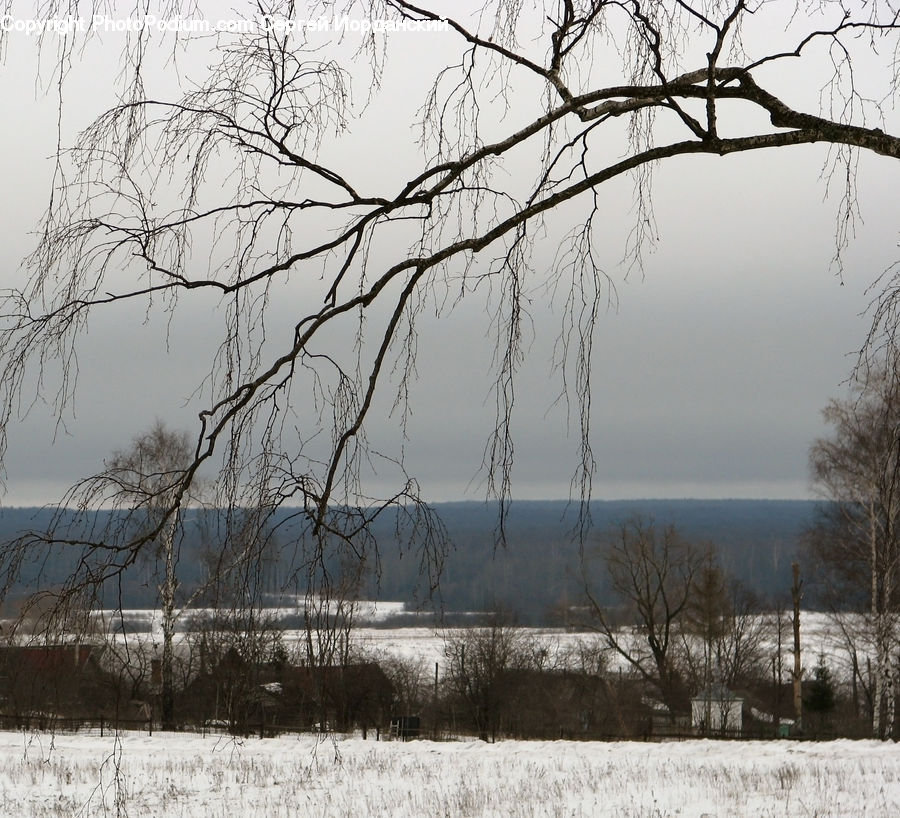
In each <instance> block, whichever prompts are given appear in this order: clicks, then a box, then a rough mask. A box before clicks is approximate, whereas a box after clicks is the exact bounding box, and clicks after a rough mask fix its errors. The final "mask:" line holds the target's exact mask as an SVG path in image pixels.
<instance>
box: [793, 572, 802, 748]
mask: <svg viewBox="0 0 900 818" xmlns="http://www.w3.org/2000/svg"><path fill="white" fill-rule="evenodd" d="M791 571H792V573H793V577H794V581H793V583H792V585H791V599H792V601H793V603H794V621H793V626H794V669H793V671H792V673H791V675H792V676H793V681H794V724H795V725H796V729H797V730H802V729H803V666H802V664H801V662H800V598H801V594H800V588H801V586H802V585H803V583H802V582H801V581H800V564H799V563H796V562H795V563H793V564H792V565H791Z"/></svg>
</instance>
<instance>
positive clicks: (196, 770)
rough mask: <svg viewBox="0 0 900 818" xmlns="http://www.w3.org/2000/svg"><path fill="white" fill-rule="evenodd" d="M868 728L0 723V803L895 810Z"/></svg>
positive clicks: (892, 766)
mask: <svg viewBox="0 0 900 818" xmlns="http://www.w3.org/2000/svg"><path fill="white" fill-rule="evenodd" d="M898 814H900V751H898V748H897V747H896V746H895V745H893V744H880V743H877V742H873V741H861V742H850V741H836V742H827V743H794V742H787V741H783V742H714V741H706V740H694V741H685V742H671V743H655V744H644V743H638V742H632V743H626V742H610V743H588V742H584V743H579V742H564V741H559V742H518V741H508V742H501V743H498V744H494V745H489V744H483V743H480V742H474V741H467V742H447V743H434V742H430V741H414V742H408V743H400V742H374V741H362V740H361V739H359V738H340V737H338V738H335V739H318V740H317V739H316V738H315V737H312V736H301V737H299V738H297V737H293V738H278V739H265V740H260V739H243V740H233V739H231V738H223V737H213V736H206V737H201V736H195V735H183V734H171V733H168V734H165V733H163V734H159V733H156V734H154V735H153V736H152V737H151V736H148V735H147V734H138V733H130V734H123V735H122V736H120V737H119V738H114V737H109V736H107V737H104V738H101V737H100V736H97V735H93V736H92V735H68V734H61V735H57V736H50V735H47V734H22V733H0V815H3V816H21V817H22V818H37V816H42V817H43V816H51V815H80V816H85V818H88V817H89V816H107V815H108V816H114V815H128V816H131V818H136V816H151V815H152V816H239V818H262V817H263V816H266V817H267V818H268V816H305V815H315V816H366V815H377V816H397V817H398V818H400V817H401V816H402V818H411V817H413V818H414V817H415V816H454V817H455V816H473V818H474V817H475V816H485V817H487V816H490V817H491V818H501V817H502V818H516V816H521V817H522V818H524V817H525V816H529V818H530V816H538V815H540V816H560V817H561V816H567V818H572V817H573V816H617V817H618V816H634V817H635V818H637V816H648V818H649V817H650V816H656V817H661V816H680V817H681V818H701V816H893V815H898Z"/></svg>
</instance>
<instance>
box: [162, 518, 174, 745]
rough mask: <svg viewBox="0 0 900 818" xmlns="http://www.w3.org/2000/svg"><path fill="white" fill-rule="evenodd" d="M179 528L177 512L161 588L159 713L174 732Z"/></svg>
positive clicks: (166, 540)
mask: <svg viewBox="0 0 900 818" xmlns="http://www.w3.org/2000/svg"><path fill="white" fill-rule="evenodd" d="M177 527H178V512H175V515H174V517H173V519H172V522H171V524H170V525H169V526H167V527H166V533H165V538H164V540H163V552H164V558H165V576H164V578H163V584H162V587H161V588H160V597H161V601H162V632H163V653H162V667H161V671H162V684H161V693H160V705H161V707H160V710H161V713H160V715H161V718H162V727H163V729H164V730H171V729H172V728H173V727H174V716H175V679H174V664H175V662H174V659H175V649H174V644H173V643H174V637H175V591H176V590H177V587H178V581H177V579H176V578H175V532H176V530H177Z"/></svg>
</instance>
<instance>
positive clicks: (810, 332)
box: [0, 14, 900, 505]
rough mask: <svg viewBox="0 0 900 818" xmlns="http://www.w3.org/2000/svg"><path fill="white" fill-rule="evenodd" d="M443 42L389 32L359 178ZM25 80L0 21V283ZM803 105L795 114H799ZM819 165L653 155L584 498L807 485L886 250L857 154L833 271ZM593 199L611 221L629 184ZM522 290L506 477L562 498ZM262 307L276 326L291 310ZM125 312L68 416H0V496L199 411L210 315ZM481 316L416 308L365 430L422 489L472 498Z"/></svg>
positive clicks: (567, 463) (60, 475)
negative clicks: (393, 391) (411, 343)
mask: <svg viewBox="0 0 900 818" xmlns="http://www.w3.org/2000/svg"><path fill="white" fill-rule="evenodd" d="M20 16H22V17H26V16H27V14H21V15H20ZM121 36H122V35H110V36H108V37H106V38H105V39H104V40H103V41H102V42H101V43H99V46H100V48H101V51H100V52H98V50H97V47H98V43H97V42H94V44H93V45H92V46H90V47H89V48H88V49H87V50H86V51H85V52H84V54H83V55H81V56H80V57H79V59H80V60H81V61H82V62H81V63H77V64H76V65H75V68H74V71H73V76H72V84H71V86H70V89H69V91H68V93H67V107H66V108H65V116H64V120H63V131H64V135H67V136H68V137H69V138H70V139H71V136H72V134H73V133H74V132H75V131H76V130H77V129H78V128H80V127H83V126H84V125H85V124H87V122H88V121H89V120H90V119H91V117H92V115H94V114H97V113H100V111H101V107H102V103H103V102H104V101H109V100H110V99H111V97H110V90H109V87H108V85H107V80H108V76H109V73H110V67H111V64H110V62H109V53H110V52H112V51H113V50H114V49H113V48H112V46H113V45H116V46H118V45H119V44H120V43H121V41H120V40H117V39H116V37H121ZM452 36H453V35H452V34H428V35H416V34H413V33H402V34H393V35H390V37H391V38H392V39H391V45H392V47H393V53H392V54H391V58H392V59H393V60H394V62H393V63H392V64H391V68H390V72H389V74H388V75H387V79H388V80H389V81H393V82H396V83H397V85H395V86H390V85H389V84H388V82H386V83H385V88H384V90H383V91H382V102H381V103H379V104H378V105H375V106H373V108H372V109H371V110H370V111H369V112H368V113H367V115H366V117H367V118H366V120H365V121H366V123H367V124H366V131H365V134H364V141H363V142H360V143H359V144H363V145H365V147H364V149H362V150H361V152H360V158H359V159H358V160H357V161H358V162H359V163H360V167H359V172H360V173H361V174H363V175H365V174H368V173H371V174H373V176H377V174H379V173H380V174H384V173H389V172H391V171H392V170H393V168H394V167H395V166H396V165H399V163H401V162H402V161H403V159H402V157H401V152H400V151H399V149H398V146H397V144H396V143H393V144H392V142H391V138H390V137H389V136H388V135H389V134H391V133H392V132H393V131H392V129H396V127H397V120H398V119H401V120H402V119H403V117H408V116H409V113H410V110H414V106H411V104H410V101H409V100H408V99H407V100H404V99H403V98H404V96H406V95H408V92H409V89H415V88H416V83H415V79H414V78H415V77H416V76H417V75H418V74H419V73H420V72H423V71H424V68H423V66H422V60H423V59H425V58H426V56H425V55H427V54H433V53H440V49H441V47H443V46H441V44H440V43H441V41H440V39H439V38H441V37H446V38H452ZM416 37H420V38H424V37H428V38H431V39H429V40H428V41H427V43H426V42H425V40H424V39H419V40H415V39H414V38H416ZM404 38H405V39H404ZM436 38H437V39H436ZM446 45H448V43H446V42H445V43H444V46H446ZM104 49H105V51H106V53H105V54H104V53H103V50H104ZM35 72H36V52H35V48H34V43H33V41H30V40H29V39H28V38H27V37H26V36H25V35H24V34H20V33H15V32H13V33H11V34H10V35H9V40H8V53H7V57H6V62H5V65H4V66H3V67H2V80H0V105H2V110H3V111H4V112H5V115H4V121H5V124H4V126H3V129H2V132H0V140H2V150H0V173H2V178H3V185H2V188H0V191H2V192H0V208H2V210H0V218H2V224H3V237H4V242H3V250H2V254H3V255H2V259H3V265H2V269H0V286H4V287H5V286H10V285H12V284H14V283H15V282H17V281H21V280H22V279H21V277H22V275H23V274H22V272H21V270H20V268H19V264H20V261H21V259H22V258H23V257H24V256H25V255H26V254H27V253H28V252H29V250H31V249H32V247H33V241H34V238H33V236H32V235H30V231H32V230H33V229H34V228H35V226H36V225H37V222H38V220H39V218H40V215H41V212H42V209H43V208H44V207H45V205H46V201H47V194H48V190H49V183H50V178H51V173H52V169H53V163H52V159H50V158H49V157H51V155H52V153H53V151H54V148H55V140H56V131H55V126H54V121H55V103H54V99H53V97H52V93H51V95H50V97H49V98H48V97H47V96H45V95H43V93H42V92H41V91H40V90H38V91H37V92H36V90H35V82H34V78H35ZM811 99H812V101H811V102H809V100H807V102H809V104H808V105H807V109H809V110H813V111H815V105H816V98H815V95H813V96H812V98H811ZM792 102H793V103H794V104H795V105H799V104H801V103H800V101H799V100H797V99H793V100H792ZM379 120H381V122H380V124H379ZM889 124H890V123H889ZM894 124H896V122H895V123H894ZM381 127H383V128H384V129H385V131H384V134H382V133H381V132H380V128H381ZM891 130H894V131H896V130H898V129H897V128H896V127H894V128H891ZM406 144H407V145H411V144H412V140H411V138H410V139H407V140H406ZM401 147H402V146H401ZM825 159H826V150H825V148H822V147H817V146H804V147H801V148H794V149H791V150H782V151H780V152H778V153H777V154H776V153H768V154H757V155H752V156H751V155H746V156H735V157H729V158H727V159H725V160H717V159H710V158H692V157H688V158H683V159H677V160H675V161H673V162H670V163H664V164H663V165H661V166H660V167H659V169H658V172H657V177H656V183H655V184H656V187H655V210H656V218H657V222H658V226H659V233H660V239H661V241H660V245H659V249H658V250H657V251H656V252H655V253H654V254H653V255H652V256H650V257H649V258H648V259H647V262H646V264H645V269H644V272H643V275H642V274H641V273H640V272H636V271H632V272H631V273H630V274H629V275H628V276H627V277H625V275H624V270H623V269H621V268H620V267H617V265H616V261H617V259H618V258H620V257H621V249H622V248H621V241H622V240H623V238H624V237H622V236H621V235H620V236H619V239H618V243H617V242H616V241H613V240H612V239H613V238H615V237H611V241H610V249H609V253H608V259H607V260H608V262H609V264H608V266H607V267H606V272H607V273H608V274H609V275H610V276H611V278H612V280H613V282H614V283H615V289H616V292H615V298H613V300H612V302H613V304H612V307H611V309H610V310H609V311H608V312H607V313H606V314H605V315H604V316H603V317H602V319H601V324H600V327H599V329H598V334H597V343H596V345H595V367H594V372H593V383H594V388H595V398H594V402H593V414H594V420H593V433H592V444H593V449H594V454H595V457H596V459H597V461H598V473H597V476H596V480H595V484H594V495H595V496H596V497H597V498H600V499H613V498H650V497H709V498H712V497H771V498H803V497H808V496H811V489H810V486H809V482H808V472H807V451H808V448H809V445H810V443H811V442H812V441H813V440H814V439H815V438H816V437H817V436H819V435H821V434H823V432H824V429H823V426H822V424H821V422H820V417H819V411H820V410H821V408H822V407H823V406H824V405H825V403H826V402H827V400H828V399H829V398H830V397H833V396H839V395H841V394H843V393H844V386H843V385H842V384H843V382H844V381H845V379H846V378H847V376H848V375H849V373H850V370H851V368H852V365H853V363H854V360H855V358H854V354H855V352H856V351H857V350H858V348H859V346H860V344H861V343H862V341H863V339H864V337H865V332H866V330H867V328H868V321H867V319H866V317H865V315H863V314H862V313H863V312H864V311H865V309H866V307H867V305H868V303H869V301H870V299H871V294H867V293H866V289H867V288H868V287H869V286H870V285H871V284H872V282H873V281H874V280H875V279H876V277H877V276H878V275H879V274H880V273H881V272H882V271H883V270H884V269H885V268H886V267H888V266H889V265H890V264H891V263H892V262H894V261H895V260H896V259H897V258H898V257H900V250H898V241H897V229H898V225H897V221H896V212H897V208H896V199H897V197H896V191H897V190H898V189H900V165H898V163H897V162H895V161H892V160H889V159H886V158H882V157H874V156H863V157H862V158H861V160H860V165H859V171H858V173H859V176H858V187H859V191H860V206H861V215H862V219H863V221H862V222H861V223H860V224H859V225H858V228H857V234H856V238H855V240H854V241H853V243H852V244H851V245H850V247H849V249H848V250H847V252H846V258H845V272H844V276H843V280H842V281H841V280H839V278H838V276H837V275H836V271H835V270H834V269H833V268H832V267H831V266H830V262H831V259H832V256H833V254H834V232H835V215H836V210H837V195H832V196H831V197H830V198H825V188H824V185H823V184H822V182H821V181H819V176H820V173H821V170H822V167H823V165H824V163H825ZM398 172H400V173H402V172H403V169H402V168H399V167H398ZM603 195H604V198H603V199H602V202H603V206H604V207H607V208H609V211H610V224H611V225H613V226H615V229H616V230H618V231H619V232H620V233H621V231H624V230H625V229H627V228H626V227H625V225H626V224H627V221H628V215H629V214H628V212H627V210H628V208H629V207H630V200H629V191H628V188H627V186H623V185H620V186H619V187H618V188H614V187H611V188H610V190H609V191H604V194H603ZM611 229H612V228H611ZM554 251H555V248H554V247H551V246H548V247H541V246H539V247H538V250H537V253H536V256H537V262H538V264H540V263H547V264H549V263H550V262H551V261H552V258H553V255H554ZM530 296H531V299H532V306H531V316H532V327H533V335H534V337H533V340H532V342H531V346H530V349H529V355H528V359H527V362H526V364H525V366H524V367H523V370H522V372H521V374H520V376H519V387H518V395H519V399H520V405H519V408H518V411H517V414H516V415H515V418H514V426H513V430H514V432H515V433H516V435H517V444H516V445H517V448H516V464H515V468H514V474H513V476H514V487H513V491H514V496H515V497H520V498H564V497H567V496H568V492H569V481H570V478H571V475H572V472H573V469H574V465H575V455H576V453H577V450H576V444H577V440H576V437H575V435H576V431H577V421H576V419H575V418H574V417H572V418H571V419H569V421H568V422H567V417H566V412H565V409H564V406H560V405H556V406H555V408H554V401H555V398H556V397H557V392H558V384H556V383H555V382H554V381H552V379H551V378H549V377H548V370H549V364H550V361H551V358H552V354H553V342H554V339H555V338H556V336H557V334H558V330H559V322H560V314H559V305H556V307H555V308H554V307H553V306H552V305H550V304H549V303H548V302H549V300H550V299H549V296H548V295H547V294H546V293H545V292H542V291H540V290H535V291H534V292H532V293H531V294H530ZM275 309H276V312H277V313H278V314H280V315H281V317H282V318H283V319H284V321H285V323H286V324H287V323H288V322H289V320H290V318H291V317H292V312H291V305H290V304H277V305H276V306H275ZM157 318H159V316H157ZM143 319H144V314H143V312H142V311H141V310H139V309H134V308H126V309H122V310H119V311H117V312H116V313H115V314H113V313H111V312H110V313H108V314H106V315H103V316H101V315H99V314H98V316H97V318H95V319H94V320H93V321H92V322H91V331H90V334H89V335H88V336H87V337H85V338H84V339H83V343H82V345H81V347H80V351H79V355H80V360H81V367H80V369H81V376H80V377H81V380H80V384H79V391H78V398H77V403H76V406H75V418H74V420H72V421H70V422H69V423H68V424H67V427H66V428H64V429H55V427H54V422H53V419H52V415H51V413H50V412H49V411H48V410H47V409H46V408H45V407H43V406H40V405H39V406H36V407H34V408H33V410H32V411H31V413H30V415H29V416H28V417H27V418H26V419H24V420H22V421H21V423H19V424H17V425H16V426H15V427H14V428H12V429H11V430H10V432H9V437H10V448H9V453H8V459H7V463H6V472H7V493H6V496H5V497H4V498H3V500H2V503H3V504H4V505H30V504H39V503H45V502H52V501H54V500H56V499H58V497H59V496H60V495H61V493H62V491H64V489H65V488H66V487H67V486H68V485H70V484H71V483H72V482H73V481H74V480H76V479H77V478H79V477H82V476H84V475H87V474H90V473H92V472H94V471H96V470H97V469H98V468H99V467H100V466H101V465H102V460H103V458H104V457H105V456H107V455H108V454H109V452H110V451H111V450H113V449H115V448H117V447H122V446H125V445H127V443H128V441H129V439H130V438H131V437H132V436H133V435H135V434H137V433H139V432H140V431H142V430H143V429H145V428H146V427H147V426H148V425H149V424H150V423H151V422H152V421H153V419H154V418H156V417H160V418H163V419H165V420H166V421H168V422H169V423H170V424H171V425H173V426H180V427H184V428H191V424H192V423H193V419H194V418H195V417H196V411H197V408H198V405H197V404H196V402H192V401H191V398H190V396H191V392H192V390H193V388H194V385H195V384H196V378H197V373H198V372H202V371H203V363H204V361H208V356H209V354H210V350H211V349H212V348H213V346H214V341H215V338H214V337H213V334H212V333H213V327H214V319H213V317H212V316H211V314H210V313H209V312H208V311H204V310H202V309H201V308H200V307H199V306H197V307H194V306H193V305H192V304H190V303H187V302H186V304H185V306H184V310H183V312H182V313H181V314H179V315H178V316H177V317H176V318H175V320H174V321H173V323H172V324H171V326H170V327H169V333H170V335H169V344H168V349H167V348H166V344H165V342H164V330H165V325H164V322H163V321H159V320H153V321H151V322H150V323H149V324H147V323H145V322H144V320H143ZM275 325H276V326H277V320H276V322H275ZM488 328H489V324H488V322H486V321H485V317H484V305H483V303H481V302H479V301H477V300H475V299H472V301H471V302H468V303H465V304H463V305H462V306H461V307H459V308H458V309H456V310H455V311H453V312H452V313H451V314H449V315H445V316H444V317H442V318H441V319H440V320H435V319H429V318H428V317H427V316H426V318H425V320H424V321H423V323H422V325H421V326H420V331H421V340H420V346H419V358H418V370H419V379H418V382H417V383H416V384H415V385H414V387H413V392H412V409H413V415H412V419H411V422H410V425H409V428H408V438H409V439H408V440H407V441H406V442H405V443H404V442H403V441H402V440H401V438H400V435H399V433H398V431H397V429H396V423H394V422H392V421H385V422H377V423H375V424H373V428H372V430H371V435H372V437H373V439H374V440H375V442H376V443H378V445H379V446H381V444H382V443H383V444H384V446H385V447H386V448H390V447H395V446H400V445H401V444H402V445H403V446H404V451H405V457H406V465H407V470H408V471H409V472H410V473H411V474H413V475H416V476H417V477H418V478H419V480H420V483H421V486H422V489H423V493H424V495H425V496H426V497H428V498H430V499H432V500H453V499H467V498H468V499H479V498H481V497H483V496H484V487H483V485H481V483H480V482H479V480H478V477H477V474H478V469H479V465H480V463H481V457H482V452H483V449H484V445H485V442H486V440H487V436H488V433H489V431H490V428H491V423H492V412H493V409H492V404H491V401H490V394H489V389H490V382H491V376H490V364H491V344H490V340H489V339H488V338H487V337H486V333H487V330H488Z"/></svg>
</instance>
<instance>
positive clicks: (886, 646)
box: [809, 355, 900, 738]
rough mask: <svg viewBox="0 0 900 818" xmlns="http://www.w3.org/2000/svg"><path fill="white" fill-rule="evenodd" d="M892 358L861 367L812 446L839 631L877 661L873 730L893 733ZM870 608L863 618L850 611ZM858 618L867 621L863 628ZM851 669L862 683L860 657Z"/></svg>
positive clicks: (895, 496) (899, 520)
mask: <svg viewBox="0 0 900 818" xmlns="http://www.w3.org/2000/svg"><path fill="white" fill-rule="evenodd" d="M898 375H900V373H898V370H897V359H896V358H895V357H893V355H888V356H887V357H886V358H882V359H880V363H879V364H878V365H873V366H872V367H870V368H865V369H860V371H859V372H858V374H857V377H856V378H855V379H854V381H853V383H852V391H851V394H850V396H849V397H848V398H846V399H843V400H832V401H831V402H830V403H829V404H828V406H827V407H826V408H825V410H824V411H823V416H824V419H825V421H826V423H828V424H829V426H830V427H831V434H830V435H829V436H828V437H825V438H822V439H820V440H817V441H816V442H815V444H814V445H813V446H812V448H811V450H810V465H811V468H812V473H813V479H814V481H815V483H816V485H817V487H818V488H819V490H820V492H821V493H822V495H823V496H824V497H825V498H826V499H827V500H828V501H829V504H828V505H827V506H826V507H825V509H823V512H822V517H821V519H820V521H819V522H818V524H817V525H816V526H815V528H814V529H813V530H812V531H811V532H810V543H809V545H810V548H811V551H812V553H813V554H814V555H815V557H816V558H817V559H818V560H819V561H820V562H821V564H822V565H823V568H824V578H825V581H826V586H827V587H828V589H829V591H830V598H831V602H832V607H833V609H834V612H835V616H836V617H837V618H838V619H839V620H841V627H842V630H843V633H844V634H845V636H846V637H847V640H848V642H849V643H850V644H851V645H852V650H853V654H854V657H856V655H857V651H860V650H861V652H862V653H863V654H869V648H870V647H871V655H872V657H873V660H874V685H873V686H872V687H873V689H872V690H870V691H869V694H870V697H871V701H872V732H873V735H874V736H875V737H876V738H889V737H891V736H893V735H894V734H895V731H896V699H897V689H896V687H897V659H896V657H897V648H898V633H897V619H898V614H900V588H898V581H900V575H898V571H900V379H898ZM861 613H865V614H866V616H865V617H864V619H863V620H860V618H859V617H858V616H857V617H853V616H852V615H853V614H861ZM860 625H862V627H860ZM853 672H854V675H855V677H856V678H857V679H858V680H859V682H860V683H861V684H862V685H863V686H864V687H865V686H867V684H868V681H869V680H868V679H867V678H864V677H863V675H862V671H861V668H860V664H859V662H858V660H856V659H855V658H854V667H853Z"/></svg>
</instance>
